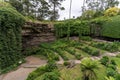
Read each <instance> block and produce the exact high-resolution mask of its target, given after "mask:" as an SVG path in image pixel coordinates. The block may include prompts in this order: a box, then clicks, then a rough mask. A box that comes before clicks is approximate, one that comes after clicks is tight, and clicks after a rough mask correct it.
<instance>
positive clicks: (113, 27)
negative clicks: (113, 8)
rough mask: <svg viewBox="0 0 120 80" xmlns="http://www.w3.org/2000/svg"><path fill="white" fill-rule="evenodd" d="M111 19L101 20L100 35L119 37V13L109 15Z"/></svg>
mask: <svg viewBox="0 0 120 80" xmlns="http://www.w3.org/2000/svg"><path fill="white" fill-rule="evenodd" d="M110 19H111V20H109V21H107V22H103V25H102V30H101V31H102V32H101V33H102V36H104V37H108V38H118V39H120V31H119V30H120V26H119V25H120V23H119V22H120V15H117V16H114V17H110Z"/></svg>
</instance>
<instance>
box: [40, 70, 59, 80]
mask: <svg viewBox="0 0 120 80" xmlns="http://www.w3.org/2000/svg"><path fill="white" fill-rule="evenodd" d="M41 80H60V73H59V72H58V71H54V72H48V73H45V74H43V75H42V79H41Z"/></svg>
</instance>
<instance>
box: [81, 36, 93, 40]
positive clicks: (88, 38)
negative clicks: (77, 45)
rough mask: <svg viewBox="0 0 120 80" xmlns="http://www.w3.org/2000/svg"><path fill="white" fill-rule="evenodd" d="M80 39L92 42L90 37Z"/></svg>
mask: <svg viewBox="0 0 120 80" xmlns="http://www.w3.org/2000/svg"><path fill="white" fill-rule="evenodd" d="M80 39H81V40H84V41H92V38H91V37H89V36H82V37H81V38H80Z"/></svg>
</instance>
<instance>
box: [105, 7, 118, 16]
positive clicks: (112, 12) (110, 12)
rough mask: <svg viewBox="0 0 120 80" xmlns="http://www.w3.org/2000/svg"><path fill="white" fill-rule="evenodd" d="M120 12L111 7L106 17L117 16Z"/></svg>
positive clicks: (106, 12)
mask: <svg viewBox="0 0 120 80" xmlns="http://www.w3.org/2000/svg"><path fill="white" fill-rule="evenodd" d="M118 12H119V8H117V7H111V8H109V9H107V10H106V11H105V13H104V15H105V16H116V15H117V14H118Z"/></svg>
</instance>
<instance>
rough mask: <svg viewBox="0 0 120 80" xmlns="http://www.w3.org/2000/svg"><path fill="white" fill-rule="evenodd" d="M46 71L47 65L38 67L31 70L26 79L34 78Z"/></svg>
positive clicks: (31, 79) (32, 79)
mask: <svg viewBox="0 0 120 80" xmlns="http://www.w3.org/2000/svg"><path fill="white" fill-rule="evenodd" d="M45 72H46V67H45V66H43V67H40V68H37V69H36V70H35V71H33V72H31V73H30V74H29V76H28V78H27V79H26V80H34V79H35V78H37V77H38V76H40V75H42V74H44V73H45Z"/></svg>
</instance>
